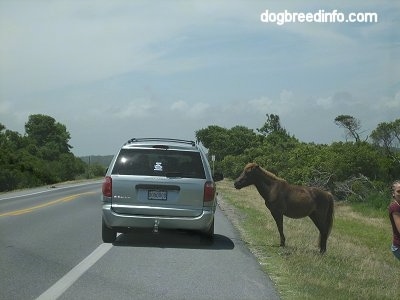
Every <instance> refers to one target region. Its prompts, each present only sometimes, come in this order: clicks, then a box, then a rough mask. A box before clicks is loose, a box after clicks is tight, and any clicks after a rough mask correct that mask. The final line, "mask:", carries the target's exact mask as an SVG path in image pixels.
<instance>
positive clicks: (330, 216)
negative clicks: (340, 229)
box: [326, 194, 335, 238]
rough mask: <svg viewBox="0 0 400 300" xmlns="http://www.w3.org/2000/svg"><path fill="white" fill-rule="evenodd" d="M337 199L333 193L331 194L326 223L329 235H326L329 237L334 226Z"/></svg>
mask: <svg viewBox="0 0 400 300" xmlns="http://www.w3.org/2000/svg"><path fill="white" fill-rule="evenodd" d="M334 207H335V199H334V197H333V195H332V194H330V197H329V205H328V211H327V216H326V225H327V235H326V237H327V238H328V237H329V235H330V233H331V231H332V226H333V217H334V215H335V209H334Z"/></svg>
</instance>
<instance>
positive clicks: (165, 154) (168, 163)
mask: <svg viewBox="0 0 400 300" xmlns="http://www.w3.org/2000/svg"><path fill="white" fill-rule="evenodd" d="M112 174H119V175H141V176H167V177H185V178H201V179H205V173H204V168H203V164H202V161H201V157H200V153H199V152H194V151H177V150H164V149H163V150H161V149H121V151H120V152H119V154H118V157H117V160H116V161H115V164H114V168H113V170H112Z"/></svg>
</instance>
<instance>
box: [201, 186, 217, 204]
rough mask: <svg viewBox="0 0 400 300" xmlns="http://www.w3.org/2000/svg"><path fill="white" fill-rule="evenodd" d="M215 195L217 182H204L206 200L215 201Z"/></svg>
mask: <svg viewBox="0 0 400 300" xmlns="http://www.w3.org/2000/svg"><path fill="white" fill-rule="evenodd" d="M214 197H215V184H214V182H212V181H207V182H206V183H205V184H204V199H203V201H204V202H210V201H213V200H214Z"/></svg>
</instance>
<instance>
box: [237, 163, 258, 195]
mask: <svg viewBox="0 0 400 300" xmlns="http://www.w3.org/2000/svg"><path fill="white" fill-rule="evenodd" d="M259 170H260V166H259V165H257V164H256V163H248V164H247V165H246V166H245V167H244V170H243V172H242V174H240V176H239V177H238V178H236V180H235V183H234V186H235V188H236V189H238V190H239V189H241V188H244V187H246V186H249V185H252V184H254V183H255V180H256V176H255V175H256V172H257V171H259Z"/></svg>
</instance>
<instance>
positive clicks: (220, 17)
mask: <svg viewBox="0 0 400 300" xmlns="http://www.w3.org/2000/svg"><path fill="white" fill-rule="evenodd" d="M266 11H268V14H269V15H268V19H265V16H266ZM285 11H286V12H287V13H289V14H290V16H292V17H293V14H294V13H299V14H301V13H303V14H305V13H310V14H313V15H314V16H317V13H320V15H321V13H325V12H329V13H330V12H338V13H341V14H343V16H346V17H347V16H348V15H349V13H365V12H372V13H375V15H376V16H377V17H378V21H377V22H339V21H340V20H337V21H336V22H329V21H328V22H301V20H299V19H297V20H296V21H293V22H287V23H285V24H281V25H279V24H277V23H278V22H277V21H276V20H274V16H275V19H276V18H277V16H278V15H279V14H280V13H283V12H285ZM263 13H264V15H263ZM262 16H264V19H263V18H262ZM361 16H362V15H361ZM287 18H289V17H287ZM262 20H264V22H263V21H262ZM266 20H267V21H268V22H266ZM287 20H288V19H287ZM274 21H275V22H274ZM399 28H400V2H399V1H392V0H374V1H372V0H367V1H352V0H348V1H330V2H329V3H328V2H327V1H325V2H323V1H267V0H259V1H258V0H246V1H239V0H238V1H235V0H203V1H183V0H181V1H161V0H159V1H157V0H153V1H140V0H138V1H128V0H115V1H106V0H86V1H78V0H70V1H66V0H54V1H53V0H48V1H46V0H31V1H28V0H25V1H24V0H0V123H1V124H3V125H4V126H5V127H6V128H7V129H9V130H13V131H18V132H19V133H21V134H22V135H24V134H25V127H24V126H25V123H26V122H27V120H28V117H29V115H32V114H44V115H49V116H51V117H53V118H54V119H56V121H57V122H59V123H62V124H64V125H65V126H66V128H67V131H68V132H69V133H70V135H71V140H70V145H71V146H73V148H72V152H73V153H74V154H75V155H77V156H85V155H109V154H114V153H115V152H116V151H117V150H118V148H119V147H120V146H121V145H122V144H123V143H124V142H125V141H127V140H128V139H130V138H132V137H170V138H181V139H190V140H193V139H195V132H196V131H197V130H200V129H203V128H206V127H208V126H210V125H218V126H221V127H224V128H232V127H234V126H237V125H240V126H245V127H247V128H250V129H253V130H256V129H257V128H260V127H262V125H263V124H264V123H265V122H266V120H267V118H266V114H277V115H279V117H280V121H281V125H282V126H283V127H284V128H285V129H286V130H287V131H288V132H289V133H290V134H291V135H294V136H295V137H296V138H298V139H299V140H300V141H303V142H314V143H323V144H330V143H332V142H335V141H345V140H346V137H345V132H344V129H343V128H340V127H339V126H337V125H336V124H335V123H334V119H335V118H336V117H337V116H339V115H351V116H353V117H355V118H356V119H358V120H360V122H361V130H360V131H361V132H362V136H363V137H364V138H367V137H368V135H369V134H370V133H371V131H372V130H374V129H375V128H376V127H377V125H378V124H379V123H381V122H392V121H394V120H395V119H398V118H400V30H399Z"/></svg>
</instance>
